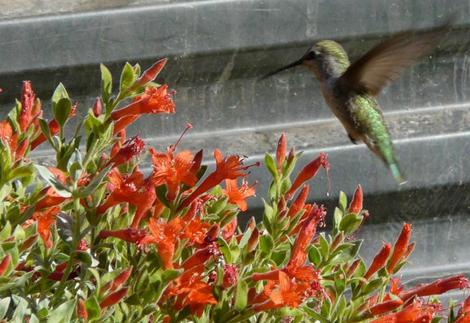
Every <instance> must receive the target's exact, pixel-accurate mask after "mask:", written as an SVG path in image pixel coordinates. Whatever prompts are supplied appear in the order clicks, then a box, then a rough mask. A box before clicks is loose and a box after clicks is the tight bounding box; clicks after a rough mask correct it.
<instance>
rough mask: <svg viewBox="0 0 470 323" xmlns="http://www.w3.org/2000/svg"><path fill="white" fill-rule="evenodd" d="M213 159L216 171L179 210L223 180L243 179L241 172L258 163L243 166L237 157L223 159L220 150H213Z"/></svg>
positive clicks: (243, 174) (184, 201)
mask: <svg viewBox="0 0 470 323" xmlns="http://www.w3.org/2000/svg"><path fill="white" fill-rule="evenodd" d="M214 158H215V162H216V169H215V171H214V172H212V173H210V174H209V176H207V177H206V179H205V180H204V181H203V182H202V183H201V184H200V185H199V186H198V187H197V188H196V189H195V190H194V192H192V193H191V195H189V196H188V197H187V198H186V199H185V200H183V203H181V206H180V207H179V209H182V208H185V207H187V206H188V205H189V204H191V202H192V201H194V200H195V199H196V198H197V197H198V196H199V195H201V194H203V193H205V192H207V191H208V190H210V189H211V188H213V187H214V186H216V185H218V184H219V183H220V182H222V181H223V180H224V179H236V178H238V177H244V176H246V174H245V173H244V172H243V171H245V170H247V169H248V168H250V167H252V166H258V165H259V163H256V164H253V165H247V166H244V165H243V164H242V159H241V158H240V157H239V156H237V155H231V156H228V157H225V158H223V156H222V153H221V152H220V150H218V149H215V150H214Z"/></svg>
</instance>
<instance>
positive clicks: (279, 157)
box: [276, 133, 287, 174]
mask: <svg viewBox="0 0 470 323" xmlns="http://www.w3.org/2000/svg"><path fill="white" fill-rule="evenodd" d="M286 150H287V138H286V134H285V133H282V134H281V137H279V141H278V143H277V149H276V164H277V172H278V174H281V173H282V165H283V164H284V160H285V159H286Z"/></svg>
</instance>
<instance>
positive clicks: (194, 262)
mask: <svg viewBox="0 0 470 323" xmlns="http://www.w3.org/2000/svg"><path fill="white" fill-rule="evenodd" d="M219 254H220V252H219V249H218V247H217V245H216V244H210V245H208V246H207V247H205V248H203V249H199V250H198V251H196V252H195V253H193V255H192V256H191V257H189V258H188V259H186V260H185V262H183V264H182V265H181V267H182V268H184V269H185V270H188V269H191V268H193V267H195V266H199V265H202V264H204V263H205V262H206V261H207V260H209V258H211V257H212V256H217V255H219Z"/></svg>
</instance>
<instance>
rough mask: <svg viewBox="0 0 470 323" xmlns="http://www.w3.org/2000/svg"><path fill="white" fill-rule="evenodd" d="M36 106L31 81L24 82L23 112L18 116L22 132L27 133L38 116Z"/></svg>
mask: <svg viewBox="0 0 470 323" xmlns="http://www.w3.org/2000/svg"><path fill="white" fill-rule="evenodd" d="M35 105H36V94H35V93H34V91H33V88H32V86H31V81H23V90H22V93H21V112H20V115H19V116H18V123H19V125H20V130H21V132H25V130H26V129H28V127H29V125H30V124H31V122H32V121H33V119H34V118H36V117H37V116H38V114H39V113H40V111H38V108H37V106H36V107H35Z"/></svg>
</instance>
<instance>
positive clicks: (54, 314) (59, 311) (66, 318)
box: [47, 299, 75, 323]
mask: <svg viewBox="0 0 470 323" xmlns="http://www.w3.org/2000/svg"><path fill="white" fill-rule="evenodd" d="M74 309H75V300H74V299H71V300H68V301H67V302H65V303H63V304H61V305H60V306H59V307H57V308H56V309H54V310H53V311H51V312H50V313H49V317H48V318H47V322H48V323H60V322H64V323H65V322H70V319H71V318H72V315H73V312H74Z"/></svg>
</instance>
